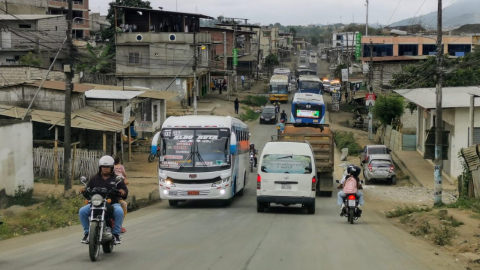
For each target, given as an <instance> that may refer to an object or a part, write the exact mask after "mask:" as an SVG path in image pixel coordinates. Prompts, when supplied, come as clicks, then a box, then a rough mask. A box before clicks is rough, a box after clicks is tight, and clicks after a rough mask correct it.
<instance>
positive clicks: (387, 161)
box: [362, 154, 397, 185]
mask: <svg viewBox="0 0 480 270" xmlns="http://www.w3.org/2000/svg"><path fill="white" fill-rule="evenodd" d="M362 165H363V176H364V177H365V184H369V182H370V181H372V180H382V181H387V182H388V183H390V184H392V185H396V184H397V177H396V176H395V165H393V161H392V157H391V156H390V155H385V154H383V155H370V156H369V157H368V160H367V162H364V163H362Z"/></svg>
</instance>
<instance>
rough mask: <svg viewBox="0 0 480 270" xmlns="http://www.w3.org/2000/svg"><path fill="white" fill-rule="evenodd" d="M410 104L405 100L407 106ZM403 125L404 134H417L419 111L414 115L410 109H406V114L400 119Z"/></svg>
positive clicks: (414, 112) (415, 111)
mask: <svg viewBox="0 0 480 270" xmlns="http://www.w3.org/2000/svg"><path fill="white" fill-rule="evenodd" d="M407 104H408V100H405V106H406V105H407ZM400 122H401V123H402V125H403V126H402V132H403V133H404V134H416V133H417V122H418V110H414V111H413V113H411V112H410V110H409V109H405V113H404V114H403V115H402V117H401V118H400Z"/></svg>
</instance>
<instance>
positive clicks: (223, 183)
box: [152, 115, 250, 206]
mask: <svg viewBox="0 0 480 270" xmlns="http://www.w3.org/2000/svg"><path fill="white" fill-rule="evenodd" d="M249 136H250V133H249V130H248V126H247V125H246V124H245V123H243V122H242V121H240V120H238V119H236V118H233V117H230V116H226V117H225V116H209V115H208V116H206V115H201V116H200V115H199V116H180V117H169V118H168V119H167V120H165V122H164V123H163V125H162V129H161V131H160V132H159V133H157V134H156V135H155V136H154V138H153V140H152V148H153V147H154V146H155V147H156V145H157V143H159V145H160V159H159V160H160V161H159V167H158V181H159V192H160V198H161V199H164V200H168V201H169V204H170V206H176V205H178V203H179V202H182V201H186V200H202V199H203V200H205V199H219V200H223V201H224V204H225V205H229V204H230V203H231V202H232V201H233V196H235V194H237V195H238V196H242V195H243V191H244V188H245V186H246V185H247V182H248V172H249V166H250V156H249V149H250V143H249Z"/></svg>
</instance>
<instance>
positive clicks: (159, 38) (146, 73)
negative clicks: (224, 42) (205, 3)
mask: <svg viewBox="0 0 480 270" xmlns="http://www.w3.org/2000/svg"><path fill="white" fill-rule="evenodd" d="M114 8H115V9H116V10H117V12H116V14H122V16H118V15H117V16H116V17H115V24H116V25H115V27H116V29H118V30H117V32H116V35H115V43H116V48H117V53H116V76H117V78H118V80H119V81H121V80H124V82H122V83H123V84H124V85H125V86H141V87H146V88H149V89H152V90H154V89H161V90H168V91H176V92H178V93H179V96H180V97H179V98H180V99H185V100H186V101H187V102H188V104H189V105H191V104H192V103H193V98H194V95H195V93H194V91H192V89H193V77H194V76H193V75H194V74H193V70H192V68H193V66H194V64H195V61H194V51H195V50H196V51H197V56H198V57H197V59H198V61H197V69H196V77H197V80H198V96H199V97H201V96H203V95H205V94H206V93H207V92H208V87H209V81H210V74H209V69H208V66H209V59H210V57H209V52H210V49H209V46H210V44H211V35H210V34H209V33H200V19H213V18H212V17H209V16H205V15H201V14H191V13H182V12H173V11H164V10H157V9H146V8H132V7H123V6H114ZM194 39H195V41H194ZM194 42H195V43H194Z"/></svg>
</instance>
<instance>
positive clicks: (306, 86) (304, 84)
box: [300, 81, 320, 89]
mask: <svg viewBox="0 0 480 270" xmlns="http://www.w3.org/2000/svg"><path fill="white" fill-rule="evenodd" d="M300 88H302V89H320V83H318V82H305V81H304V82H301V87H300Z"/></svg>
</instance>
